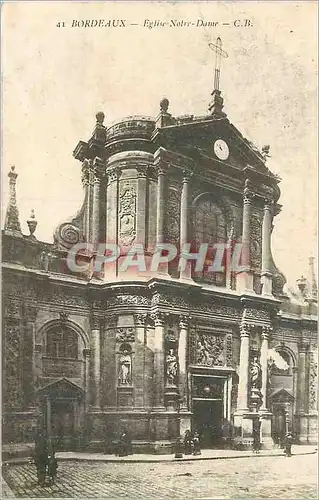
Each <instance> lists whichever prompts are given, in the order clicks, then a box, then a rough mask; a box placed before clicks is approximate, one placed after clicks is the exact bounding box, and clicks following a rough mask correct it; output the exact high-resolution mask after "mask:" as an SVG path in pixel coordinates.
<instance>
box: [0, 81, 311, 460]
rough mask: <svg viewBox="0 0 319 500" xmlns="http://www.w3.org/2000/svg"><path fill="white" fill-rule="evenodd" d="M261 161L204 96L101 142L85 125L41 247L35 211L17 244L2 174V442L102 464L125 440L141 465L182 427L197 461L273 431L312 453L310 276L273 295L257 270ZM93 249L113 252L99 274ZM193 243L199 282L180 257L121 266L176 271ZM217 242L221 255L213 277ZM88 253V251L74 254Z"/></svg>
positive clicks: (107, 134) (268, 189)
mask: <svg viewBox="0 0 319 500" xmlns="http://www.w3.org/2000/svg"><path fill="white" fill-rule="evenodd" d="M268 153H269V148H267V147H265V148H264V149H263V151H262V152H259V151H258V150H257V148H256V147H255V146H254V145H253V144H252V143H251V142H249V141H248V140H246V139H245V138H244V137H243V136H242V135H241V133H240V132H239V131H238V130H237V129H236V128H235V126H234V125H232V124H231V123H230V121H229V119H228V118H227V116H226V114H225V113H224V112H223V99H222V97H221V94H220V91H219V90H218V89H215V90H214V92H213V94H212V101H211V104H210V107H209V114H208V115H205V116H200V117H198V116H182V117H173V116H172V115H171V114H170V113H169V103H168V100H167V99H163V100H162V101H161V103H160V111H159V114H158V116H157V117H156V118H150V117H144V116H131V117H127V118H125V119H123V120H121V121H119V122H118V123H115V124H113V125H111V126H109V127H106V126H105V125H104V115H103V113H98V114H97V115H96V125H95V128H94V131H93V134H92V137H91V138H90V139H89V140H88V141H87V142H84V141H80V142H79V143H78V144H77V146H76V148H75V150H74V152H73V155H74V157H75V158H76V159H77V160H78V161H79V177H80V175H81V176H82V184H83V196H84V201H83V205H82V207H81V209H80V210H79V212H78V214H77V215H76V216H75V217H74V218H70V219H68V220H66V221H65V223H63V224H61V225H60V226H59V227H58V228H57V229H56V231H55V233H54V242H53V243H52V244H49V243H45V242H41V241H38V240H37V238H36V225H37V222H36V220H35V215H34V213H32V214H31V217H30V219H29V220H28V226H29V230H30V234H29V235H24V234H22V232H21V226H20V221H19V213H18V208H17V205H16V193H15V190H16V178H17V173H16V172H15V169H14V167H12V169H11V171H10V173H9V182H10V201H9V206H8V209H7V215H6V220H5V228H4V230H3V234H2V242H3V274H2V278H3V362H2V367H3V378H2V380H3V386H2V394H3V406H2V408H3V413H2V420H3V430H2V436H3V443H4V444H10V443H28V442H32V441H33V440H34V433H35V432H36V431H38V430H39V428H40V429H42V430H43V431H44V432H45V433H46V435H47V437H48V439H50V440H51V441H52V442H53V443H54V444H55V445H56V447H57V448H58V449H65V450H66V449H88V450H89V449H90V450H105V449H108V447H109V448H111V446H112V442H113V441H114V440H116V436H117V435H118V433H119V432H121V431H123V430H124V429H128V430H129V432H130V434H131V438H132V443H133V449H134V450H135V451H149V452H157V453H162V452H167V451H169V450H172V447H173V445H174V442H175V439H176V437H178V436H179V435H183V434H184V432H185V431H186V430H187V429H190V430H191V431H192V432H194V431H195V430H197V431H198V432H199V434H200V436H201V443H202V446H206V447H214V446H221V445H223V443H224V444H226V443H227V445H229V444H230V445H233V446H250V445H251V441H252V435H253V432H254V430H255V429H256V428H258V429H259V430H260V435H261V441H262V445H263V446H264V447H270V446H272V445H273V444H274V443H276V442H278V440H279V439H280V438H282V436H284V435H285V433H286V432H287V431H288V430H289V431H292V432H293V433H294V435H295V436H296V438H297V439H298V440H299V441H300V442H302V443H311V442H315V441H316V437H317V413H318V403H317V333H316V331H317V317H316V314H317V287H316V282H315V278H314V273H313V270H312V272H311V273H310V279H304V278H301V279H300V280H299V282H298V287H297V289H296V292H294V293H287V292H286V291H285V278H284V276H283V274H282V273H281V272H280V271H279V270H278V269H277V267H276V265H275V263H274V260H273V257H272V252H271V235H272V230H273V226H274V224H275V217H276V215H277V214H278V213H279V212H280V210H281V205H280V204H279V197H280V190H279V187H278V184H279V181H280V179H279V178H278V177H277V176H276V175H274V174H272V172H271V171H270V170H269V169H268V167H267V165H266V160H267V155H268ZM105 242H106V243H112V244H115V245H117V246H118V247H119V248H120V254H119V257H118V259H116V260H114V261H113V262H110V263H106V264H105V265H104V264H103V256H102V255H100V253H99V252H100V248H101V246H99V243H100V244H101V243H105ZM202 243H204V244H208V247H209V250H208V252H207V254H206V257H205V262H204V266H202V267H200V266H198V267H196V261H195V260H193V261H191V260H187V259H186V258H185V255H184V265H182V266H181V265H180V262H179V261H178V259H171V260H170V261H169V262H167V263H165V262H164V263H162V264H161V266H160V268H157V269H152V268H151V267H152V266H149V265H147V266H146V269H144V270H143V271H142V272H141V271H140V270H138V269H136V268H134V267H133V266H131V267H130V268H129V269H125V266H123V261H124V260H125V258H126V255H127V249H129V248H132V246H134V245H136V248H142V250H143V256H144V258H145V260H146V261H147V262H148V263H149V262H150V260H151V259H152V257H153V254H154V251H155V247H156V245H157V244H170V245H171V246H172V247H176V249H177V250H178V255H179V252H180V249H181V248H182V246H183V245H184V244H189V248H190V250H191V251H192V252H193V253H194V254H196V253H198V252H199V250H200V245H201V244H202ZM216 243H217V244H222V245H226V246H225V248H227V250H226V251H225V252H224V255H223V260H222V264H223V266H222V267H221V268H218V269H217V271H216V270H214V269H213V268H212V266H211V264H212V262H213V261H214V258H216V252H217V250H216V248H217V247H216ZM237 243H239V244H240V247H241V249H242V253H241V267H240V270H234V268H233V266H232V258H231V252H233V253H234V248H235V247H236V244H237ZM87 244H90V245H91V246H92V245H93V248H94V252H93V253H85V252H82V253H81V252H80V253H79V254H78V255H75V250H74V248H75V245H76V248H79V245H80V246H81V245H82V246H83V248H85V246H86V245H87ZM214 245H215V247H214ZM211 249H213V250H211ZM70 255H71V256H73V257H74V259H75V258H77V264H78V268H77V270H76V271H75V270H71V269H70V266H69V265H68V263H69V262H70ZM97 257H101V262H102V265H101V266H100V267H99V268H97V267H96V266H94V265H93V263H94V262H96V260H97ZM310 266H311V267H313V262H312V261H311V262H310Z"/></svg>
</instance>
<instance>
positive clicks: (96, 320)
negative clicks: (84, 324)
mask: <svg viewBox="0 0 319 500" xmlns="http://www.w3.org/2000/svg"><path fill="white" fill-rule="evenodd" d="M101 320H102V318H101V317H100V316H93V315H92V316H91V318H90V326H91V330H100V329H101Z"/></svg>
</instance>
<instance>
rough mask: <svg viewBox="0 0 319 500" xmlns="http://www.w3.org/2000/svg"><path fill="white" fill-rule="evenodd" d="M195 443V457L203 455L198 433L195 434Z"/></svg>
mask: <svg viewBox="0 0 319 500" xmlns="http://www.w3.org/2000/svg"><path fill="white" fill-rule="evenodd" d="M193 443H194V449H193V455H201V454H202V452H201V449H200V439H199V434H198V432H197V431H195V433H194V437H193Z"/></svg>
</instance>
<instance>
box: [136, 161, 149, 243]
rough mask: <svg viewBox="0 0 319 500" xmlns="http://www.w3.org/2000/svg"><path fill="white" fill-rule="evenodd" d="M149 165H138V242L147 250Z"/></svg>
mask: <svg viewBox="0 0 319 500" xmlns="http://www.w3.org/2000/svg"><path fill="white" fill-rule="evenodd" d="M147 170H148V167H147V165H138V166H137V167H136V171H137V212H136V213H137V218H136V242H137V243H140V244H142V245H143V248H145V245H146V241H147V234H146V230H147V226H146V195H147Z"/></svg>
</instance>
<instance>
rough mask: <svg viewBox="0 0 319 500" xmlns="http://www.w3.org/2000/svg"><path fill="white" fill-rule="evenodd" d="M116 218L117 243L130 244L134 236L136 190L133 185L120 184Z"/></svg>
mask: <svg viewBox="0 0 319 500" xmlns="http://www.w3.org/2000/svg"><path fill="white" fill-rule="evenodd" d="M118 218H119V243H120V244H122V245H124V246H128V245H131V244H132V243H133V241H134V240H135V238H136V191H135V188H134V187H133V186H125V187H123V186H121V189H120V195H119V214H118Z"/></svg>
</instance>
